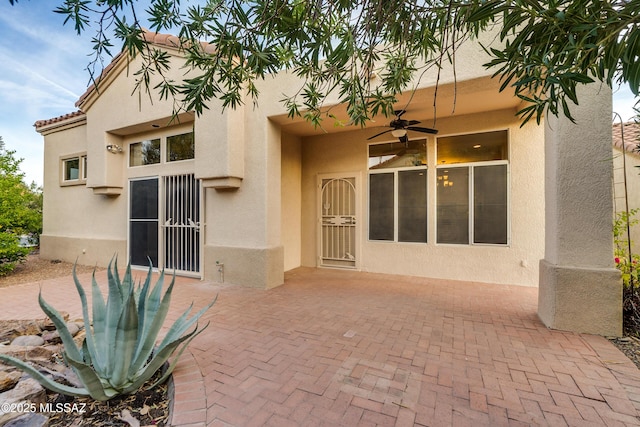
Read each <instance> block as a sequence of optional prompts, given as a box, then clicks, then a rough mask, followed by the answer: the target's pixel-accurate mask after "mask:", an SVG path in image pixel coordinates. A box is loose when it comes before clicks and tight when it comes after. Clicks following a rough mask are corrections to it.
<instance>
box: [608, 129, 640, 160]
mask: <svg viewBox="0 0 640 427" xmlns="http://www.w3.org/2000/svg"><path fill="white" fill-rule="evenodd" d="M623 125H624V126H623ZM623 133H624V148H625V150H626V151H627V152H630V153H636V154H638V153H639V151H638V147H639V144H640V123H635V122H627V123H624V124H620V123H615V124H614V125H613V146H614V147H616V148H619V149H622V145H623V140H622V139H623V138H622V137H623Z"/></svg>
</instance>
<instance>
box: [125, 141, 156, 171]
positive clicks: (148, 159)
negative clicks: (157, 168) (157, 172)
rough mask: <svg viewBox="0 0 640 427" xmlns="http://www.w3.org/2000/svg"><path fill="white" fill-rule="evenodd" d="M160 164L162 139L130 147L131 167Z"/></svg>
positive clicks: (138, 143) (137, 143)
mask: <svg viewBox="0 0 640 427" xmlns="http://www.w3.org/2000/svg"><path fill="white" fill-rule="evenodd" d="M156 163H160V139H159V138H158V139H151V140H146V141H142V142H136V143H134V144H131V145H129V166H144V165H153V164H156Z"/></svg>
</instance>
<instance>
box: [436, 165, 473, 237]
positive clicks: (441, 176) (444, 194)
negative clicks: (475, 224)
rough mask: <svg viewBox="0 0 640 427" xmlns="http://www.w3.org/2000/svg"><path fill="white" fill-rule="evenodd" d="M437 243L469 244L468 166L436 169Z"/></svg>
mask: <svg viewBox="0 0 640 427" xmlns="http://www.w3.org/2000/svg"><path fill="white" fill-rule="evenodd" d="M437 175H438V181H437V183H436V187H437V189H438V193H437V196H438V220H437V223H438V243H457V244H469V168H448V169H438V174H437Z"/></svg>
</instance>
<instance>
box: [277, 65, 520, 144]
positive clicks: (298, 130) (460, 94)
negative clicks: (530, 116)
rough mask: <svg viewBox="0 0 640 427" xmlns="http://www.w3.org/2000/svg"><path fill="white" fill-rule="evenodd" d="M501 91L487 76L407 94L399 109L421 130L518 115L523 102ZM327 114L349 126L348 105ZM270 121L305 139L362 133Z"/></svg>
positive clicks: (299, 120)
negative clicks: (455, 119)
mask: <svg viewBox="0 0 640 427" xmlns="http://www.w3.org/2000/svg"><path fill="white" fill-rule="evenodd" d="M499 89H500V81H499V79H497V78H491V77H490V76H485V77H481V78H477V79H472V80H465V81H460V82H457V83H455V84H453V83H451V84H444V85H441V86H439V87H438V88H437V96H436V87H435V86H432V87H428V88H423V89H418V90H416V91H415V92H409V91H408V92H405V93H403V94H401V95H400V96H398V102H397V103H396V108H397V109H405V110H406V111H407V113H406V116H405V117H404V118H406V119H417V120H421V121H422V122H423V123H422V125H421V126H430V127H436V128H437V119H439V118H444V117H452V116H463V115H467V114H475V113H482V112H487V111H497V110H506V109H513V110H514V114H515V112H516V111H518V110H519V109H521V108H522V107H523V103H522V101H521V100H520V99H519V98H517V97H516V96H514V95H513V91H512V90H510V89H506V90H504V91H502V92H500V90H499ZM434 100H435V102H434ZM434 104H435V109H434ZM326 110H327V111H330V112H331V114H332V115H334V116H335V117H336V119H337V120H338V121H341V122H342V123H348V121H349V118H348V115H347V110H346V105H344V104H341V105H335V106H331V107H327V108H326ZM434 110H435V111H434ZM270 119H271V120H272V121H273V122H275V123H277V124H278V125H280V127H281V130H282V131H283V132H286V133H288V134H291V135H297V136H303V137H304V136H312V135H321V134H325V133H334V132H344V131H351V130H358V129H359V127H358V126H354V125H345V126H334V123H333V122H331V119H325V124H324V126H323V127H322V128H314V126H313V125H312V124H311V123H309V122H308V121H306V120H305V119H304V118H303V117H296V118H293V119H291V118H290V117H288V116H287V115H286V114H281V115H277V116H272V117H270ZM390 120H391V118H387V117H384V116H379V117H377V118H375V119H374V120H373V121H372V122H371V123H370V124H369V125H368V126H367V128H374V127H377V126H386V125H387V124H388V122H389V121H390ZM434 120H435V121H436V123H435V124H434V123H433V121H434Z"/></svg>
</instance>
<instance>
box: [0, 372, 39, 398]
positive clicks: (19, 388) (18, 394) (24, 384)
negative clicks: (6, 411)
mask: <svg viewBox="0 0 640 427" xmlns="http://www.w3.org/2000/svg"><path fill="white" fill-rule="evenodd" d="M45 399H46V394H45V391H44V388H42V386H41V385H40V383H39V382H38V381H36V380H34V379H33V378H31V377H25V378H24V379H23V380H21V381H19V382H18V384H17V385H16V386H15V387H14V388H12V389H11V390H8V391H5V392H4V393H0V403H15V402H21V401H30V402H32V403H35V404H40V403H45Z"/></svg>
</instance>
